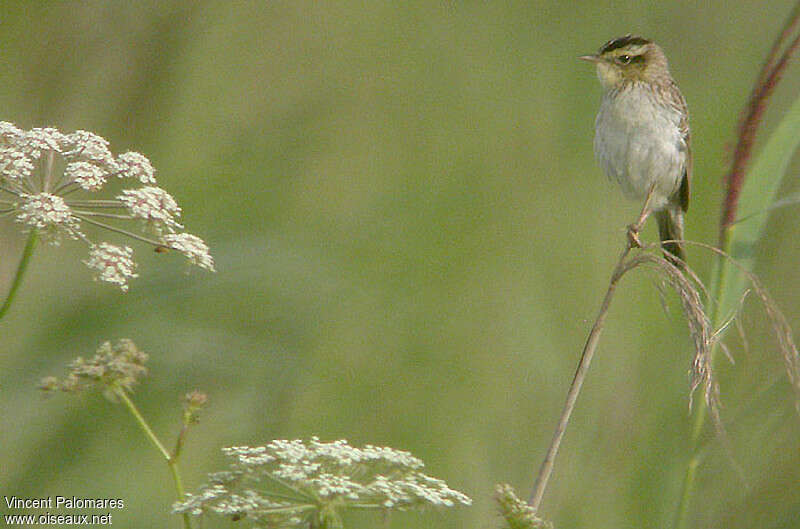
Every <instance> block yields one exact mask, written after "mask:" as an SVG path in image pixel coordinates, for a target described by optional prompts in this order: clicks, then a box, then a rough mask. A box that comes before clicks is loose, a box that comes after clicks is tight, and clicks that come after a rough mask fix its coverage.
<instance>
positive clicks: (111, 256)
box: [84, 242, 138, 292]
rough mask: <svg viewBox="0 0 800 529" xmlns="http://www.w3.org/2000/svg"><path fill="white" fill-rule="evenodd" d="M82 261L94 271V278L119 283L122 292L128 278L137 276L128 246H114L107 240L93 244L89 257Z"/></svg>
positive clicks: (126, 286)
mask: <svg viewBox="0 0 800 529" xmlns="http://www.w3.org/2000/svg"><path fill="white" fill-rule="evenodd" d="M84 262H85V263H86V266H88V267H89V268H91V269H92V270H93V271H94V272H95V279H97V280H99V281H106V282H107V283H113V284H115V285H119V288H120V289H122V291H123V292H127V290H128V279H133V278H135V277H138V274H136V273H135V272H134V271H135V270H136V263H135V262H134V261H133V250H132V249H131V248H130V247H129V246H114V245H113V244H108V243H107V242H101V243H100V244H93V245H92V247H91V249H90V250H89V259H87V260H86V261H84Z"/></svg>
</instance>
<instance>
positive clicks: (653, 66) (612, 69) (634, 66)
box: [579, 35, 669, 90]
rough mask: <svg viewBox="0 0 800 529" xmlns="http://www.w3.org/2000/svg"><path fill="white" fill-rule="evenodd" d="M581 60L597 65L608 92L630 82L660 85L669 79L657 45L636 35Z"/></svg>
mask: <svg viewBox="0 0 800 529" xmlns="http://www.w3.org/2000/svg"><path fill="white" fill-rule="evenodd" d="M579 59H582V60H584V61H589V62H592V63H594V64H596V65H597V77H598V78H599V79H600V83H601V84H602V85H603V87H604V88H606V89H607V90H611V89H614V88H619V87H620V86H622V85H624V84H625V83H628V82H635V81H640V82H641V81H643V82H658V81H660V80H662V79H663V78H664V77H666V76H669V68H668V66H667V58H666V56H665V55H664V52H663V51H662V50H661V48H660V47H659V46H658V44H656V43H654V42H653V41H651V40H647V39H645V38H642V37H637V36H634V35H625V36H624V37H618V38H616V39H611V40H609V41H608V42H606V43H605V44H604V45H603V46H602V47H601V48H600V51H598V52H597V53H595V54H592V55H583V56H581V57H579Z"/></svg>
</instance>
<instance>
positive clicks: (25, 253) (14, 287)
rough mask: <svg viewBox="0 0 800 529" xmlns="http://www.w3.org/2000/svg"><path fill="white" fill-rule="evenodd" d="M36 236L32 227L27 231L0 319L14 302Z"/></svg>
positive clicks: (36, 233)
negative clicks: (26, 238)
mask: <svg viewBox="0 0 800 529" xmlns="http://www.w3.org/2000/svg"><path fill="white" fill-rule="evenodd" d="M38 238H39V234H38V232H37V231H36V230H35V229H32V230H31V231H30V233H28V240H27V241H26V242H25V248H24V249H23V250H22V257H21V258H20V261H19V265H17V272H16V273H15V274H14V280H13V281H12V282H11V288H10V289H9V291H8V295H7V296H6V299H5V301H4V302H3V306H2V307H0V320H2V319H3V316H5V315H6V312H8V309H9V308H10V307H11V304H12V303H13V302H14V298H15V297H16V295H17V291H18V290H19V287H20V285H21V284H22V278H23V277H24V276H25V271H26V270H27V269H28V263H29V262H30V260H31V256H32V255H33V250H34V248H36V241H37V240H38Z"/></svg>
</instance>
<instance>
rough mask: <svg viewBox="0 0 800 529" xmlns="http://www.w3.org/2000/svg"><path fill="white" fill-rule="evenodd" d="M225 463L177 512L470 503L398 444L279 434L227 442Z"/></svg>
mask: <svg viewBox="0 0 800 529" xmlns="http://www.w3.org/2000/svg"><path fill="white" fill-rule="evenodd" d="M223 452H224V453H225V455H227V456H228V457H230V458H232V459H233V462H232V463H231V465H230V468H229V469H228V470H226V471H224V472H218V473H215V474H212V475H211V476H210V482H209V483H208V484H207V485H206V486H205V487H203V489H201V490H200V492H199V493H197V494H189V495H187V497H186V498H185V500H184V501H182V502H178V503H176V504H175V505H174V506H173V511H174V512H176V513H190V514H194V515H201V514H204V513H206V512H211V513H214V514H219V515H223V516H230V517H232V518H234V519H239V518H241V517H244V516H247V518H248V519H249V520H251V521H255V522H256V523H259V524H263V525H265V526H268V527H273V526H275V527H307V526H316V525H317V524H318V522H319V520H320V519H321V518H320V517H323V516H331V512H332V510H333V511H335V510H336V509H337V508H359V509H364V508H373V509H411V508H424V507H452V506H454V505H459V504H460V505H471V504H472V500H470V498H469V497H467V496H466V495H465V494H463V493H461V492H459V491H457V490H453V489H451V488H450V487H448V486H447V484H446V483H445V482H444V481H442V480H439V479H436V478H433V477H430V476H428V475H426V474H423V473H422V472H421V469H422V468H423V466H424V465H423V463H422V461H420V460H419V459H417V458H416V457H414V456H413V455H411V454H410V453H408V452H404V451H402V450H395V449H393V448H387V447H376V446H371V445H367V446H365V447H364V448H356V447H353V446H350V445H349V444H348V443H347V441H345V440H339V441H333V442H322V441H320V440H319V439H317V438H316V437H312V438H311V440H310V441H307V442H306V441H302V440H292V441H287V440H277V441H272V442H271V443H269V444H268V445H266V446H257V447H247V446H234V447H230V448H224V449H223Z"/></svg>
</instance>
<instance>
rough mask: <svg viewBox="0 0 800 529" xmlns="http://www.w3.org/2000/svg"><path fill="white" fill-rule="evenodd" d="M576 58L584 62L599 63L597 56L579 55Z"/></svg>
mask: <svg viewBox="0 0 800 529" xmlns="http://www.w3.org/2000/svg"><path fill="white" fill-rule="evenodd" d="M578 58H579V59H580V60H582V61H586V62H600V57H598V56H597V55H581V56H580V57H578Z"/></svg>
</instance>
